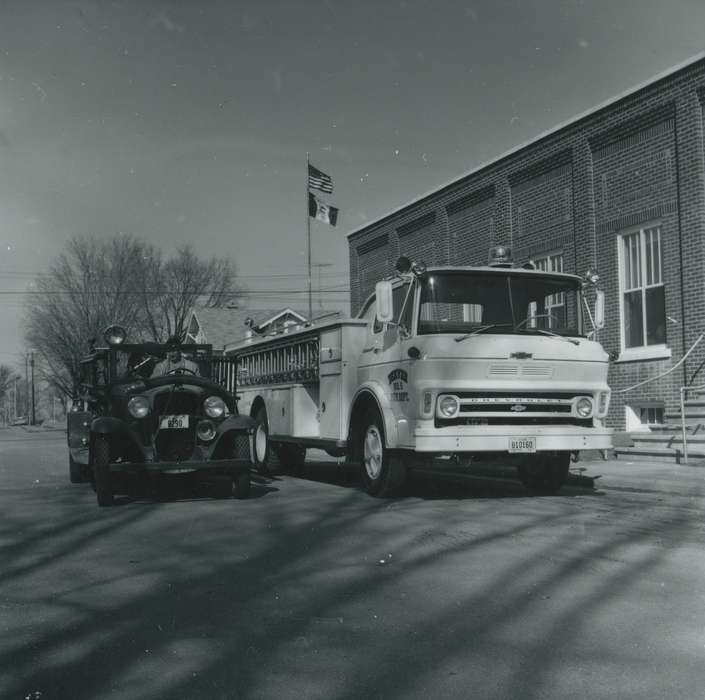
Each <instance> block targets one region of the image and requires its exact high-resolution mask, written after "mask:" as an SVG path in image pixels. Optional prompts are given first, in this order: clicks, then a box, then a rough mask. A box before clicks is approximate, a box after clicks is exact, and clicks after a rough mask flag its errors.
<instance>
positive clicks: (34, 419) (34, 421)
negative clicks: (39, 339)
mask: <svg viewBox="0 0 705 700" xmlns="http://www.w3.org/2000/svg"><path fill="white" fill-rule="evenodd" d="M29 364H30V366H31V368H32V425H36V424H37V412H36V407H35V404H34V350H30V351H29Z"/></svg>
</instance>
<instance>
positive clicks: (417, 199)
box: [346, 51, 705, 238]
mask: <svg viewBox="0 0 705 700" xmlns="http://www.w3.org/2000/svg"><path fill="white" fill-rule="evenodd" d="M703 59H705V51H700V52H699V53H697V54H695V55H694V56H691V57H690V58H688V59H686V60H685V61H682V62H681V63H678V64H676V65H675V66H671V67H670V68H667V69H666V70H664V71H662V72H661V73H657V74H656V75H655V76H653V77H651V78H649V79H648V80H645V81H643V82H641V83H639V84H637V85H635V86H633V87H630V88H628V89H627V90H625V91H624V92H621V93H619V94H618V95H615V96H613V97H610V98H608V99H607V100H605V101H604V102H600V103H599V104H598V105H596V106H595V107H591V108H590V109H588V110H586V111H585V112H581V113H580V114H577V115H576V116H574V117H571V118H570V119H568V120H566V121H564V122H560V123H559V124H557V125H556V126H552V127H551V128H550V129H548V130H547V131H543V132H541V133H540V134H538V135H537V136H534V137H533V138H531V139H529V140H528V141H524V142H522V143H520V144H519V145H517V146H513V147H512V148H510V149H509V150H508V151H505V152H504V153H502V154H501V155H499V156H497V157H495V158H492V159H491V160H488V161H485V162H483V163H482V164H481V165H478V166H477V167H475V168H473V169H472V170H470V171H468V172H466V173H465V174H463V175H460V176H458V177H455V178H453V179H452V180H450V181H448V182H446V183H445V184H443V185H439V186H438V187H434V188H433V189H432V190H430V191H428V192H426V193H425V194H422V195H420V196H419V197H415V198H414V199H412V200H411V201H409V202H407V203H406V204H403V205H402V206H400V207H397V208H396V209H393V210H392V211H390V212H388V213H387V214H384V215H382V216H381V217H379V218H378V219H376V220H375V221H372V222H370V223H368V224H365V225H364V226H361V227H360V228H357V229H355V230H354V231H351V232H350V233H348V234H347V235H346V237H347V238H352V237H353V236H355V235H357V234H358V233H362V232H363V231H365V230H367V229H369V228H370V227H371V226H375V225H377V224H381V223H382V222H383V221H385V220H386V219H389V218H390V217H392V216H395V215H396V214H398V213H399V212H402V211H404V209H407V208H408V207H411V206H413V205H414V204H418V203H419V202H421V201H423V200H425V199H428V198H429V197H432V196H433V195H436V194H438V193H439V192H441V191H442V190H445V189H448V188H450V187H453V186H454V185H457V184H458V183H459V182H462V181H463V180H465V179H467V178H469V177H471V176H472V175H476V174H477V173H479V172H481V171H482V170H485V169H486V168H489V167H491V166H493V165H496V164H497V163H499V162H501V161H503V160H505V159H506V158H509V157H510V156H513V155H515V154H516V153H519V152H520V151H522V150H524V149H525V148H528V147H529V146H533V145H534V144H536V143H538V142H540V141H542V140H543V139H546V138H548V137H549V136H552V135H554V134H556V133H557V132H559V131H561V130H562V129H565V128H566V127H568V126H572V125H574V124H577V123H578V122H580V121H582V120H583V119H586V118H588V117H591V116H593V115H594V114H596V113H598V112H600V111H601V110H603V109H606V108H607V107H612V106H614V105H615V104H617V103H619V102H621V101H622V100H625V99H627V98H628V97H631V96H632V95H634V94H635V93H637V92H639V91H640V90H643V89H645V88H647V87H650V86H652V85H654V84H656V83H658V82H659V81H661V80H664V79H665V78H668V77H670V76H671V75H673V74H674V73H678V72H680V71H682V70H684V69H686V68H688V67H690V66H692V65H694V64H696V63H698V62H699V61H702V60H703Z"/></svg>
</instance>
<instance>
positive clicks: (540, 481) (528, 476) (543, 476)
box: [518, 452, 570, 496]
mask: <svg viewBox="0 0 705 700" xmlns="http://www.w3.org/2000/svg"><path fill="white" fill-rule="evenodd" d="M518 471H519V480H520V481H521V483H522V484H523V485H524V486H525V487H526V488H527V489H528V490H529V491H530V492H531V493H532V494H535V495H542V496H550V495H552V494H554V493H556V492H557V491H558V490H559V489H560V488H561V486H563V484H565V482H566V480H567V479H568V473H569V471H570V452H559V453H558V454H556V455H537V456H536V457H532V458H531V459H527V460H526V462H524V463H523V464H521V465H519V467H518Z"/></svg>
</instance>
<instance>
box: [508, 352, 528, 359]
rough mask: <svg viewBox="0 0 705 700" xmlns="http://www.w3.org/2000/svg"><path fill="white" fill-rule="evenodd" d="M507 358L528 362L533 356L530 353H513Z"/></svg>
mask: <svg viewBox="0 0 705 700" xmlns="http://www.w3.org/2000/svg"><path fill="white" fill-rule="evenodd" d="M509 357H510V359H513V360H530V359H531V358H532V357H533V354H532V353H530V352H513V353H512V354H511V355H510V356H509Z"/></svg>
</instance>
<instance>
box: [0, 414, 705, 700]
mask: <svg viewBox="0 0 705 700" xmlns="http://www.w3.org/2000/svg"><path fill="white" fill-rule="evenodd" d="M67 461H68V453H67V448H66V437H65V433H64V432H62V431H59V430H56V431H44V432H29V431H28V430H27V429H26V428H21V427H15V428H7V429H3V430H0V489H1V498H2V501H1V502H2V511H3V517H2V520H0V549H1V551H2V558H1V559H0V561H1V562H2V564H1V567H0V578H1V580H2V583H1V584H0V621H1V624H2V628H1V629H2V636H1V637H0V697H2V698H8V700H9V699H13V700H14V699H18V700H21V699H22V698H41V700H49V699H53V698H60V699H64V698H66V699H68V698H70V699H72V700H78V699H82V698H91V699H97V698H130V699H142V698H144V699H147V698H149V699H152V700H153V699H157V698H164V699H167V698H169V699H170V700H177V699H178V700H180V699H196V698H204V699H206V698H207V699H208V700H217V699H219V698H299V699H301V700H304V699H306V700H308V699H309V698H321V699H326V700H330V699H331V698H350V699H353V698H399V699H401V698H403V699H404V700H409V699H410V698H493V699H494V698H507V699H510V698H522V699H523V700H532V699H535V700H538V699H539V698H540V699H541V700H564V699H565V698H568V697H574V698H615V699H617V698H619V700H624V699H626V698H639V700H649V699H654V700H655V699H660V698H669V699H675V698H683V699H684V700H693V699H694V698H702V697H703V688H704V687H705V624H704V623H705V526H704V524H703V513H704V508H703V505H704V503H703V494H704V488H703V482H704V481H705V469H703V468H702V467H696V466H676V465H666V464H661V463H654V462H639V463H627V462H616V461H609V462H602V461H592V462H579V463H578V464H576V465H575V467H577V468H579V469H580V470H584V471H583V472H582V473H583V475H584V476H586V477H592V478H595V477H599V478H595V481H594V487H593V486H591V485H590V483H591V480H590V479H583V480H581V481H577V482H575V483H572V484H570V485H568V486H567V487H565V488H564V489H563V490H562V491H561V492H560V493H559V495H557V496H552V497H530V496H529V495H527V493H526V491H525V490H524V489H523V487H521V486H520V485H519V483H518V482H515V481H510V480H488V479H484V478H482V479H481V478H468V477H458V476H443V477H441V476H430V475H427V474H422V475H417V476H415V477H414V478H413V480H412V481H411V483H410V484H409V485H408V486H407V487H406V490H405V493H404V495H403V496H402V497H400V498H395V499H392V500H382V499H375V498H371V497H370V496H368V495H366V494H365V493H364V492H363V491H362V490H361V488H360V487H359V484H358V483H357V482H356V480H355V479H354V475H351V474H348V473H347V472H343V471H342V470H340V469H337V468H336V466H335V465H334V464H331V463H328V464H326V463H323V462H313V463H311V464H309V465H308V466H307V474H306V477H305V478H294V477H290V476H285V475H279V474H275V475H274V476H273V477H271V478H262V477H256V478H255V479H254V482H255V483H253V490H252V496H251V498H250V499H248V500H245V501H237V500H218V499H215V498H211V497H209V496H208V495H203V494H194V493H193V492H188V491H187V492H183V493H176V494H175V495H173V497H172V498H161V499H151V498H136V499H133V500H131V499H127V498H123V499H119V500H118V505H116V506H115V507H113V508H98V507H97V505H96V501H95V495H94V493H93V491H92V490H91V488H90V486H89V485H88V484H79V485H72V484H70V483H69V480H68V464H67Z"/></svg>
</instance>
